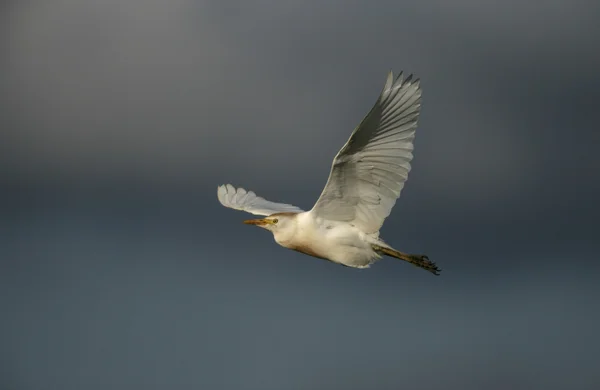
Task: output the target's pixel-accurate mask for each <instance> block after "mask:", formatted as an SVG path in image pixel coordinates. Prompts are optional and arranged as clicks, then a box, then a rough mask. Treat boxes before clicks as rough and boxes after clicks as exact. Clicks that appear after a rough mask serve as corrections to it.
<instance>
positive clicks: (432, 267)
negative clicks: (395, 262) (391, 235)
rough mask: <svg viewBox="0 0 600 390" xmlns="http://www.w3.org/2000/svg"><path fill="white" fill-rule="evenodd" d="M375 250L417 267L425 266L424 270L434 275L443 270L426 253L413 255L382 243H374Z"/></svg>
mask: <svg viewBox="0 0 600 390" xmlns="http://www.w3.org/2000/svg"><path fill="white" fill-rule="evenodd" d="M373 250H375V251H376V252H378V253H381V254H384V255H386V256H390V257H395V258H396V259H400V260H404V261H407V262H409V263H411V264H412V265H414V266H416V267H419V268H423V269H424V270H427V271H429V272H431V273H432V274H434V275H439V274H440V272H441V269H439V268H438V266H437V265H436V264H435V263H434V262H433V261H430V260H429V257H427V256H425V255H411V254H408V253H402V252H399V251H397V250H395V249H392V248H389V247H384V246H380V245H373Z"/></svg>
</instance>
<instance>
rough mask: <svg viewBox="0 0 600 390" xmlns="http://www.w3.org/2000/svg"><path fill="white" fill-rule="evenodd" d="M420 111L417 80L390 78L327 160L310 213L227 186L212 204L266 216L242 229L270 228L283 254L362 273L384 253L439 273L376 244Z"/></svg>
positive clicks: (403, 174) (402, 176) (422, 259)
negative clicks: (325, 176) (291, 253)
mask: <svg viewBox="0 0 600 390" xmlns="http://www.w3.org/2000/svg"><path fill="white" fill-rule="evenodd" d="M420 108H421V88H420V86H419V80H418V79H414V80H413V76H412V75H410V76H408V77H406V78H405V79H403V77H402V72H401V73H400V75H399V76H398V77H397V78H394V75H393V73H392V72H390V73H389V74H388V77H387V80H386V83H385V86H384V88H383V91H382V92H381V94H380V96H379V98H378V99H377V102H376V103H375V105H374V106H373V108H372V109H371V111H370V112H369V113H368V114H367V116H366V117H365V118H364V119H363V120H362V122H361V123H360V124H359V125H358V127H356V129H354V131H353V132H352V134H351V135H350V138H349V139H348V141H347V142H346V144H345V145H344V146H343V147H342V149H341V150H340V151H339V152H338V154H337V155H336V156H335V158H334V159H333V163H332V165H331V171H330V173H329V179H328V180H327V184H326V185H325V188H324V189H323V192H322V193H321V196H320V197H319V199H318V200H317V202H316V203H315V205H314V206H313V208H312V209H311V210H310V211H304V210H302V209H300V208H298V207H296V206H292V205H289V204H284V203H276V202H271V201H268V200H265V199H264V198H261V197H259V196H257V195H256V194H255V193H254V192H252V191H246V190H245V189H243V188H237V189H236V188H235V187H234V186H232V185H231V184H226V185H222V186H219V187H218V189H217V196H218V199H219V201H220V202H221V204H222V205H223V206H225V207H229V208H232V209H236V210H242V211H246V212H248V213H251V214H254V215H261V216H265V218H261V219H252V220H247V221H244V223H246V224H250V225H255V226H259V227H262V228H264V229H267V230H269V231H270V232H272V233H273V236H274V238H275V241H276V242H277V243H278V244H279V245H281V246H283V247H285V248H289V249H292V250H295V251H298V252H301V253H304V254H307V255H310V256H313V257H317V258H321V259H325V260H329V261H332V262H334V263H338V264H342V265H345V266H348V267H354V268H368V267H369V266H370V265H371V264H372V263H374V262H375V261H377V260H379V259H381V258H382V256H383V255H385V256H390V257H395V258H397V259H401V260H404V261H407V262H409V263H411V264H413V265H415V266H417V267H420V268H423V269H425V270H427V271H430V272H431V273H433V274H435V275H439V272H440V269H439V268H438V267H437V266H436V264H435V263H434V262H432V261H430V260H429V258H428V257H427V256H425V255H414V254H408V253H402V252H400V251H397V250H396V249H394V248H392V247H391V246H389V245H388V244H386V243H385V242H384V241H383V240H382V239H381V238H379V230H380V229H381V226H382V225H383V222H384V220H385V219H386V218H387V217H388V216H389V215H390V212H391V211H392V208H393V207H394V204H395V203H396V200H397V199H398V198H399V197H400V192H401V191H402V188H403V187H404V182H405V181H406V179H407V178H408V173H409V171H410V169H411V161H412V158H413V154H412V151H413V140H414V138H415V130H416V128H417V121H418V118H419V112H420Z"/></svg>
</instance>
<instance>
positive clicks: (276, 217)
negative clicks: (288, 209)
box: [244, 213, 297, 237]
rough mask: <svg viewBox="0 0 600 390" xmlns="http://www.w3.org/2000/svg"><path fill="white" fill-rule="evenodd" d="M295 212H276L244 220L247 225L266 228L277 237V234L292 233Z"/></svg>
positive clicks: (294, 223)
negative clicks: (264, 216)
mask: <svg viewBox="0 0 600 390" xmlns="http://www.w3.org/2000/svg"><path fill="white" fill-rule="evenodd" d="M296 214H297V213H277V214H272V215H269V216H268V217H266V218H261V219H249V220H247V221H244V223H245V224H247V225H255V226H260V227H261V228H263V229H267V230H269V231H271V232H273V234H274V235H275V236H276V237H277V236H278V235H287V234H288V233H289V234H294V233H295V231H296Z"/></svg>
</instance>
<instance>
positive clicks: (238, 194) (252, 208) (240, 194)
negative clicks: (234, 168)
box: [217, 184, 303, 215]
mask: <svg viewBox="0 0 600 390" xmlns="http://www.w3.org/2000/svg"><path fill="white" fill-rule="evenodd" d="M217 197H218V198H219V202H221V204H222V205H223V206H225V207H229V208H231V209H235V210H241V211H246V212H248V213H250V214H254V215H271V214H275V213H285V212H289V213H301V212H303V210H301V209H299V208H298V207H296V206H292V205H289V204H285V203H275V202H271V201H268V200H266V199H264V198H261V197H260V196H256V194H255V193H254V192H253V191H246V190H245V189H243V188H237V189H236V188H235V187H234V186H232V185H231V184H225V185H222V186H219V187H218V189H217Z"/></svg>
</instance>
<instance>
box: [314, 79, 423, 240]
mask: <svg viewBox="0 0 600 390" xmlns="http://www.w3.org/2000/svg"><path fill="white" fill-rule="evenodd" d="M420 108H421V89H420V86H419V80H418V79H416V80H413V78H412V75H410V76H408V77H407V78H406V79H404V80H403V79H402V73H400V75H399V76H398V78H396V79H394V76H393V74H392V72H390V73H389V74H388V78H387V80H386V83H385V86H384V88H383V91H382V92H381V94H380V96H379V99H378V100H377V102H376V103H375V105H374V106H373V108H372V109H371V111H370V112H369V113H368V114H367V116H366V117H365V118H364V119H363V120H362V122H361V123H360V125H358V127H357V128H356V129H355V130H354V131H353V132H352V135H351V136H350V138H349V139H348V142H346V144H345V145H344V146H343V147H342V149H341V150H340V151H339V152H338V154H337V155H336V156H335V158H334V160H333V163H332V166H331V172H330V174H329V179H328V180H327V184H326V185H325V188H324V189H323V192H322V193H321V196H320V197H319V199H318V200H317V202H316V203H315V205H314V207H313V208H312V210H311V212H312V213H314V214H315V215H316V216H318V217H321V218H324V219H329V220H334V221H342V222H348V223H352V224H354V225H355V226H357V227H358V228H360V229H361V230H363V231H364V232H365V233H376V232H378V231H379V229H380V228H381V226H382V225H383V222H384V220H385V219H386V218H387V217H388V216H389V215H390V212H391V211H392V208H393V207H394V205H395V203H396V200H397V199H398V197H400V193H401V191H402V188H403V187H404V183H405V182H406V180H407V178H408V173H409V172H410V169H411V161H412V159H413V153H412V151H413V141H414V137H415V129H416V128H417V121H418V118H419V113H420Z"/></svg>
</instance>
